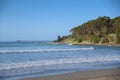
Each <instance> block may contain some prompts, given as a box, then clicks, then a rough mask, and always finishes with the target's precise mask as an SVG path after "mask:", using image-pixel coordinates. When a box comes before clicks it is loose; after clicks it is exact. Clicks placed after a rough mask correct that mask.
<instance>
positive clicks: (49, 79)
mask: <svg viewBox="0 0 120 80" xmlns="http://www.w3.org/2000/svg"><path fill="white" fill-rule="evenodd" d="M21 80H120V67H119V68H110V69H99V70H90V71H79V72H73V73H66V74H59V75H52V76H42V77H34V78H25V79H21Z"/></svg>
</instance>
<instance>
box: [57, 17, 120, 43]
mask: <svg viewBox="0 0 120 80" xmlns="http://www.w3.org/2000/svg"><path fill="white" fill-rule="evenodd" d="M70 32H71V35H68V36H62V37H60V36H58V39H57V40H56V41H57V42H65V43H73V44H78V43H80V44H105V43H107V44H120V16H119V17H116V18H114V19H110V17H107V16H103V17H98V18H97V19H95V20H90V21H88V22H86V23H83V24H82V25H79V26H77V27H75V28H73V29H71V30H70Z"/></svg>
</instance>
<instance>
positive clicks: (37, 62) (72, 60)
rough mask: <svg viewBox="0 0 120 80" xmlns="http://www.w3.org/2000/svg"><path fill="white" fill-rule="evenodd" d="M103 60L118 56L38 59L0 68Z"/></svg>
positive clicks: (117, 59)
mask: <svg viewBox="0 0 120 80" xmlns="http://www.w3.org/2000/svg"><path fill="white" fill-rule="evenodd" d="M98 61H99V62H103V61H120V56H102V57H100V56H98V57H88V58H69V59H68V58H66V59H58V60H40V61H26V62H19V63H6V64H5V63H3V64H0V70H3V69H13V68H27V67H33V66H48V65H57V64H72V63H83V62H88V63H90V62H98Z"/></svg>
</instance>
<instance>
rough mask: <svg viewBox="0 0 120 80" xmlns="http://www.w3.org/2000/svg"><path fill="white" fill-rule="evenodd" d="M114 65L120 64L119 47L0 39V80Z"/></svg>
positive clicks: (118, 65)
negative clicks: (5, 40) (3, 40)
mask: <svg viewBox="0 0 120 80" xmlns="http://www.w3.org/2000/svg"><path fill="white" fill-rule="evenodd" d="M111 67H120V47H115V46H93V45H68V44H58V43H53V42H50V41H33V42H0V77H1V78H0V80H10V79H11V80H13V79H18V78H23V77H28V76H29V77H30V76H33V77H34V76H37V75H38V73H39V76H40V75H41V76H42V75H50V74H59V73H65V72H72V71H81V70H92V69H101V68H111ZM33 73H34V74H33ZM31 74H32V75H31ZM25 75H26V76H25Z"/></svg>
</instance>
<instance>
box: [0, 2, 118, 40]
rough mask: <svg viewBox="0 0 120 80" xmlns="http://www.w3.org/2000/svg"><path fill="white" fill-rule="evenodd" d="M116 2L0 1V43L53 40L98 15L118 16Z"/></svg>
mask: <svg viewBox="0 0 120 80" xmlns="http://www.w3.org/2000/svg"><path fill="white" fill-rule="evenodd" d="M119 3H120V1H119V0H0V41H16V40H31V41H35V40H37V41H40V40H55V39H57V36H58V35H61V36H63V35H69V34H70V32H69V31H70V30H71V29H72V28H74V27H76V26H78V25H81V24H82V23H85V22H87V21H89V20H93V19H96V18H98V17H100V16H109V17H111V18H114V17H117V16H120V10H119V7H120V5H119Z"/></svg>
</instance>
